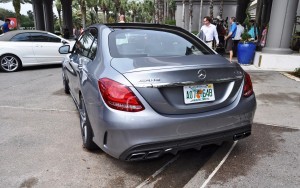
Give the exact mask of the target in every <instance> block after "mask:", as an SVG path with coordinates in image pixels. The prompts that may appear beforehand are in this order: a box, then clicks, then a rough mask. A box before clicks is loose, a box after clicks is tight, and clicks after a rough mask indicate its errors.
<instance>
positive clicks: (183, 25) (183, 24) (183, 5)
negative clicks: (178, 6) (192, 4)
mask: <svg viewBox="0 0 300 188" xmlns="http://www.w3.org/2000/svg"><path fill="white" fill-rule="evenodd" d="M182 28H184V29H185V0H182Z"/></svg>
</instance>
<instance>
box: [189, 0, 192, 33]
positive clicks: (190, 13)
mask: <svg viewBox="0 0 300 188" xmlns="http://www.w3.org/2000/svg"><path fill="white" fill-rule="evenodd" d="M189 5H190V6H189V17H190V21H189V32H192V26H193V23H192V20H193V0H189Z"/></svg>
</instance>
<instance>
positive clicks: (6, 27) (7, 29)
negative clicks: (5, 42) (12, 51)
mask: <svg viewBox="0 0 300 188" xmlns="http://www.w3.org/2000/svg"><path fill="white" fill-rule="evenodd" d="M9 23H10V19H5V22H4V24H3V25H2V32H3V33H6V32H8V31H9V27H8V25H9Z"/></svg>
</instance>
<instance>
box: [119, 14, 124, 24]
mask: <svg viewBox="0 0 300 188" xmlns="http://www.w3.org/2000/svg"><path fill="white" fill-rule="evenodd" d="M119 23H125V16H124V15H123V14H121V15H120V21H119Z"/></svg>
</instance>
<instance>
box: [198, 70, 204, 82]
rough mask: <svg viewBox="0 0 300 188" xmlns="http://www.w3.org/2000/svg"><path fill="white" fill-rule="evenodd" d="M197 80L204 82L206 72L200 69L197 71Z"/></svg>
mask: <svg viewBox="0 0 300 188" xmlns="http://www.w3.org/2000/svg"><path fill="white" fill-rule="evenodd" d="M198 78H200V79H201V80H204V79H205V78H206V71H205V70H203V69H200V70H199V71H198Z"/></svg>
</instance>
